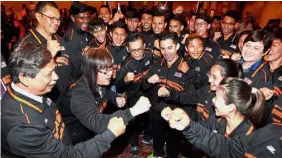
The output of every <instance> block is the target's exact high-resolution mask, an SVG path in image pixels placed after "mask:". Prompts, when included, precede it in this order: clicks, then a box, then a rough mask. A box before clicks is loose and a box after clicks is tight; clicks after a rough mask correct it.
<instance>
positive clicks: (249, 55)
mask: <svg viewBox="0 0 282 158" xmlns="http://www.w3.org/2000/svg"><path fill="white" fill-rule="evenodd" d="M263 50H264V45H263V43H262V42H251V41H248V42H246V43H245V44H244V46H243V49H242V56H243V59H244V61H245V62H256V61H258V60H259V59H260V58H262V56H263Z"/></svg>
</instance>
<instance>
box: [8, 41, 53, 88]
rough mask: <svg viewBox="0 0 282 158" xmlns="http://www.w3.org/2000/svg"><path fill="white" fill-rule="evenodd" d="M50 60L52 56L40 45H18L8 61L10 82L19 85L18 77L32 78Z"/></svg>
mask: <svg viewBox="0 0 282 158" xmlns="http://www.w3.org/2000/svg"><path fill="white" fill-rule="evenodd" d="M51 60H52V54H51V52H50V51H49V50H48V49H47V48H44V47H42V46H41V45H38V44H34V43H25V44H21V45H19V46H18V47H17V48H16V49H15V50H14V51H13V53H12V55H11V57H10V59H9V65H8V67H9V71H10V76H11V79H12V82H14V83H19V82H20V80H19V75H20V74H21V73H22V74H23V76H26V77H30V78H34V77H35V76H36V75H37V74H38V73H39V71H40V69H42V68H44V67H45V66H46V65H47V64H48V63H49V62H50V61H51Z"/></svg>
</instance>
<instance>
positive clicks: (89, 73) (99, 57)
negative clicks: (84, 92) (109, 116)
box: [82, 48, 113, 98]
mask: <svg viewBox="0 0 282 158" xmlns="http://www.w3.org/2000/svg"><path fill="white" fill-rule="evenodd" d="M86 53H87V55H86V56H85V58H84V63H83V64H84V65H83V75H82V78H83V79H84V80H85V81H86V83H87V84H88V86H89V88H90V91H91V93H92V95H93V96H94V98H96V97H100V94H99V92H98V90H97V83H96V82H97V74H98V71H99V70H101V69H107V68H110V67H112V65H113V57H112V55H111V54H110V53H109V52H108V51H107V50H106V49H105V48H90V49H89V50H87V52H86Z"/></svg>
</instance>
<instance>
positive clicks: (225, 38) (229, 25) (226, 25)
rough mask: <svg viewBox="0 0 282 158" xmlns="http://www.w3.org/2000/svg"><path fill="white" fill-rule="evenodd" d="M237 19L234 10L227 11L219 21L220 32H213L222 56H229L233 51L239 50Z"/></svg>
mask: <svg viewBox="0 0 282 158" xmlns="http://www.w3.org/2000/svg"><path fill="white" fill-rule="evenodd" d="M238 19H239V17H238V14H237V12H236V11H232V10H231V11H227V12H226V13H225V15H224V17H223V19H222V21H221V31H222V32H215V34H214V41H216V42H217V43H218V44H219V46H220V49H221V55H222V56H225V57H231V55H232V54H233V53H234V52H238V51H239V48H238V41H239V39H238V36H237V34H236V28H237V26H238V23H237V22H238Z"/></svg>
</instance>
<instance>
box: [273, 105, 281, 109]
mask: <svg viewBox="0 0 282 158" xmlns="http://www.w3.org/2000/svg"><path fill="white" fill-rule="evenodd" d="M274 107H276V108H278V109H280V110H282V108H281V107H280V106H278V105H274Z"/></svg>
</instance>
